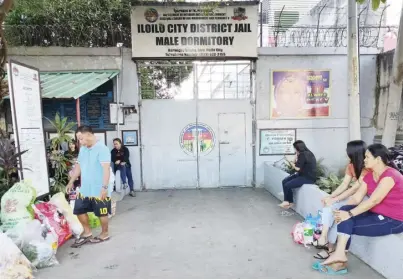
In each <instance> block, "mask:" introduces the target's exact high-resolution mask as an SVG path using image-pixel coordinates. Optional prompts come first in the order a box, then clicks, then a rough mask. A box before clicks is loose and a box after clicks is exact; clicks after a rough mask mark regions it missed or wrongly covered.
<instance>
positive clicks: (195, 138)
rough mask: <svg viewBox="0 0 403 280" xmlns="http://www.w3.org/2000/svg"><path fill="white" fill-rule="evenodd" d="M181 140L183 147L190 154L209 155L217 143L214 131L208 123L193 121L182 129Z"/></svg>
mask: <svg viewBox="0 0 403 280" xmlns="http://www.w3.org/2000/svg"><path fill="white" fill-rule="evenodd" d="M179 142H180V146H181V149H182V150H183V151H184V152H185V153H186V154H188V155H194V156H197V153H198V154H199V156H202V155H207V154H208V153H210V152H211V151H212V150H213V148H214V145H215V137H214V132H213V130H212V129H211V127H209V126H208V125H206V124H203V123H198V124H197V125H196V124H195V123H192V124H189V125H187V126H186V127H185V128H184V129H183V130H182V132H181V135H180V138H179Z"/></svg>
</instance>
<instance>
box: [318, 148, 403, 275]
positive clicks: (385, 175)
mask: <svg viewBox="0 0 403 280" xmlns="http://www.w3.org/2000/svg"><path fill="white" fill-rule="evenodd" d="M364 162H365V167H366V168H367V169H370V170H371V172H369V173H368V174H367V175H365V177H364V179H363V182H362V183H361V184H360V188H359V189H358V191H357V192H356V193H355V194H354V195H353V196H351V197H350V199H349V201H348V202H347V205H345V206H343V207H341V208H340V210H336V211H334V218H335V220H336V223H337V224H338V225H337V235H338V238H337V246H336V250H335V251H334V253H333V254H331V255H330V257H329V258H328V259H327V260H325V261H324V262H323V263H319V262H317V263H315V264H314V265H313V268H314V269H316V270H318V271H320V272H323V273H327V274H332V275H335V274H345V273H347V261H348V259H347V254H346V250H348V249H349V246H350V242H351V236H352V235H361V236H370V237H377V236H384V235H389V234H398V233H402V232H403V175H402V174H400V172H399V171H398V170H397V169H396V168H395V165H394V163H393V162H392V161H391V160H390V157H389V151H388V149H387V148H386V147H385V146H383V145H381V144H373V145H371V146H369V147H368V149H367V151H366V152H365V160H364ZM366 195H368V196H369V198H368V199H367V200H363V199H364V197H365V196H366Z"/></svg>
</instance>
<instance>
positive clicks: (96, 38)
mask: <svg viewBox="0 0 403 280" xmlns="http://www.w3.org/2000/svg"><path fill="white" fill-rule="evenodd" d="M4 33H5V36H6V38H7V41H8V43H9V45H12V46H27V47H32V46H39V47H50V46H59V47H116V46H117V44H123V46H125V47H130V46H131V30H130V27H125V26H122V25H121V24H112V25H111V26H104V27H98V26H79V25H74V24H72V25H68V24H67V25H6V26H5V27H4Z"/></svg>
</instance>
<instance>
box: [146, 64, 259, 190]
mask: <svg viewBox="0 0 403 280" xmlns="http://www.w3.org/2000/svg"><path fill="white" fill-rule="evenodd" d="M172 65H173V64H172V62H171V63H170V64H168V65H164V64H158V66H157V67H154V66H155V64H154V65H153V66H151V65H150V64H147V63H145V64H142V65H139V70H140V73H141V76H140V83H141V93H142V97H143V100H142V105H141V107H140V114H141V115H140V121H141V132H140V137H141V145H142V146H141V149H142V170H143V185H144V187H145V188H146V189H170V188H198V187H200V188H215V187H229V186H250V185H251V182H252V169H253V160H252V154H253V149H252V147H253V145H252V106H251V102H250V97H251V82H250V63H249V62H242V63H223V62H220V63H211V62H210V63H207V62H204V63H202V62H199V63H198V62H193V63H192V64H191V65H189V64H181V65H174V66H172ZM164 71H167V73H166V72H164ZM168 72H169V73H168ZM161 77H162V80H161ZM166 78H168V80H163V79H166ZM169 79H170V80H169Z"/></svg>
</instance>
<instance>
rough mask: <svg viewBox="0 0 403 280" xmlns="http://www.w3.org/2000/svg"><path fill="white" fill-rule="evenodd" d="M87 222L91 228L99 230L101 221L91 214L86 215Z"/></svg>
mask: <svg viewBox="0 0 403 280" xmlns="http://www.w3.org/2000/svg"><path fill="white" fill-rule="evenodd" d="M88 222H89V224H90V227H91V228H99V227H100V226H101V221H100V220H99V218H98V217H97V216H95V214H94V213H93V212H91V213H88Z"/></svg>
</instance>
